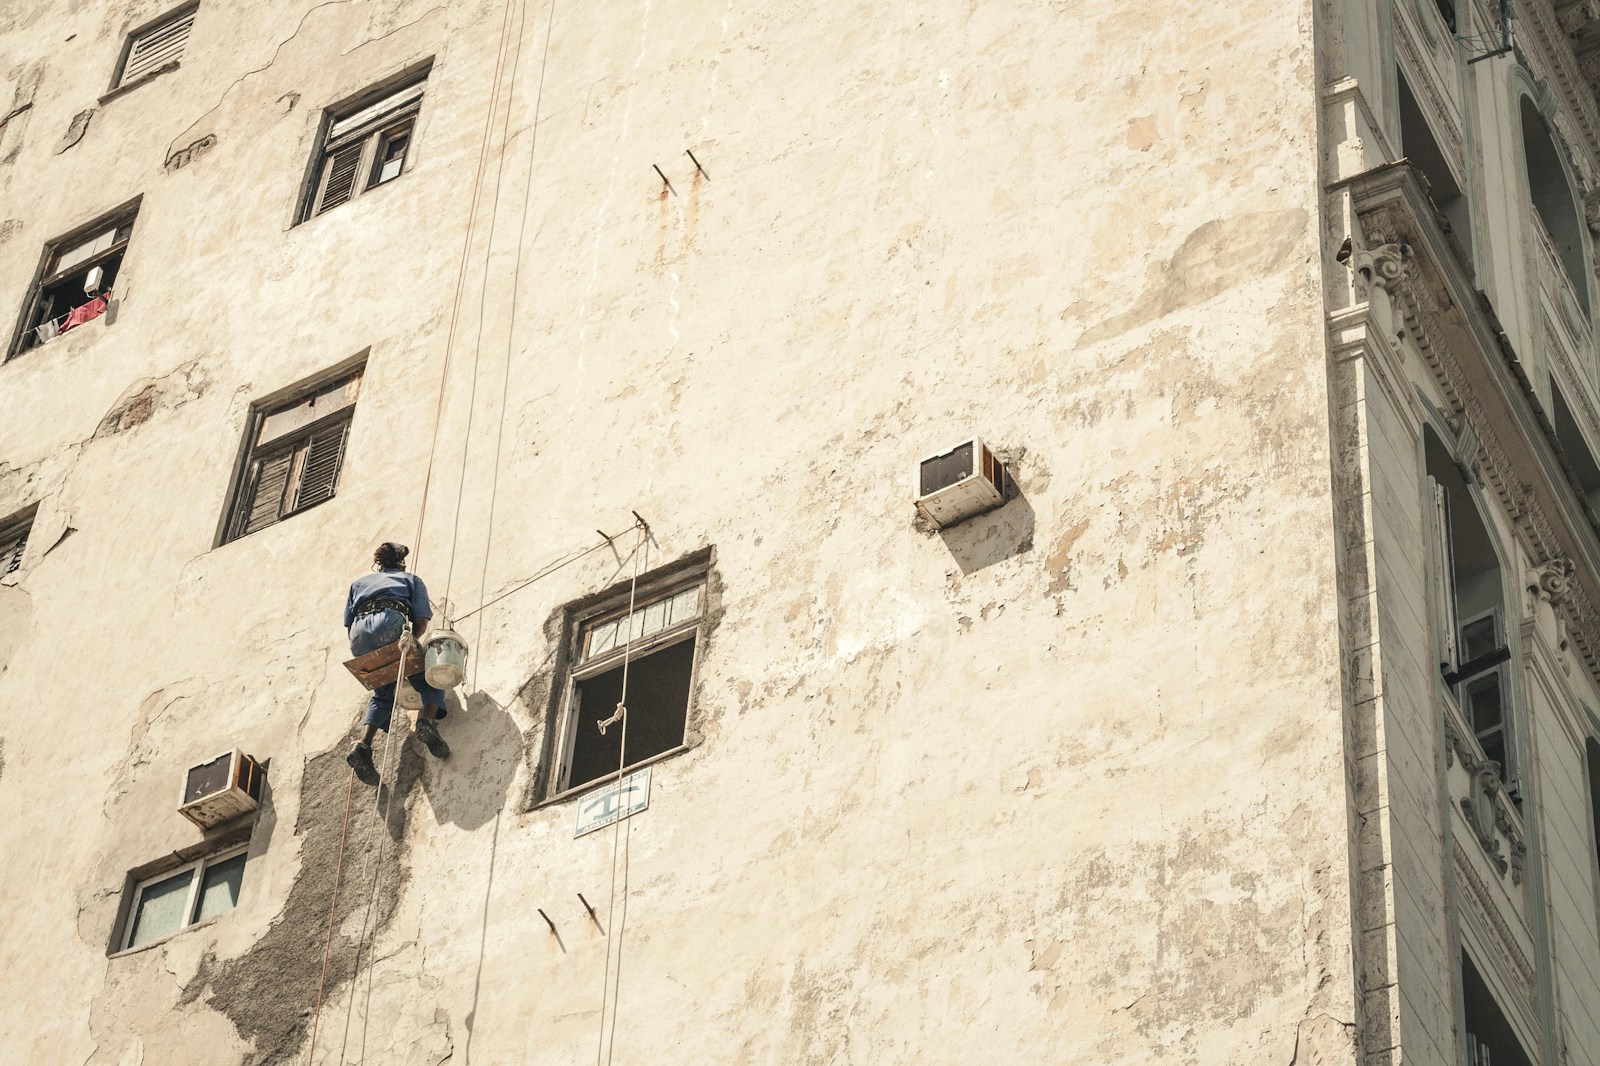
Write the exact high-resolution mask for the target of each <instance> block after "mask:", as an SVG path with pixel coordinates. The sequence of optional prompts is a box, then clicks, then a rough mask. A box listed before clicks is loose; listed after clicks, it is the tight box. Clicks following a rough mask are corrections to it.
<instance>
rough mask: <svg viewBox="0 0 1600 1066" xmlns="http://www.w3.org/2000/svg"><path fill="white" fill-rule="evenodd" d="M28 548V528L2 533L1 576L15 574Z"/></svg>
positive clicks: (0, 542)
mask: <svg viewBox="0 0 1600 1066" xmlns="http://www.w3.org/2000/svg"><path fill="white" fill-rule="evenodd" d="M27 547H28V527H26V526H25V527H23V528H21V529H16V530H8V531H6V532H4V533H0V576H4V575H6V574H10V573H15V572H16V569H17V567H19V566H21V565H22V553H23V552H24V551H26V550H27Z"/></svg>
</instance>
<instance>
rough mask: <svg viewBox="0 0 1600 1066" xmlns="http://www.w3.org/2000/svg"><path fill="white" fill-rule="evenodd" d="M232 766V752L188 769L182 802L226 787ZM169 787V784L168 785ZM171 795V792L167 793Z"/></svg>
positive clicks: (190, 801) (228, 783) (213, 793)
mask: <svg viewBox="0 0 1600 1066" xmlns="http://www.w3.org/2000/svg"><path fill="white" fill-rule="evenodd" d="M232 766H233V753H232V752H229V753H228V754H226V755H219V756H218V757H217V758H215V759H212V760H211V761H210V762H208V763H201V764H200V765H199V766H196V767H193V768H191V769H190V770H189V777H188V779H187V780H185V781H184V784H183V802H185V803H193V802H194V801H195V800H197V799H199V798H200V797H201V796H211V795H215V794H216V793H218V792H221V791H222V790H223V789H225V788H227V787H228V786H229V785H230V784H232V782H231V781H230V780H229V772H230V770H231V769H232ZM168 787H169V788H170V787H171V786H170V785H169V786H168ZM168 795H171V793H168Z"/></svg>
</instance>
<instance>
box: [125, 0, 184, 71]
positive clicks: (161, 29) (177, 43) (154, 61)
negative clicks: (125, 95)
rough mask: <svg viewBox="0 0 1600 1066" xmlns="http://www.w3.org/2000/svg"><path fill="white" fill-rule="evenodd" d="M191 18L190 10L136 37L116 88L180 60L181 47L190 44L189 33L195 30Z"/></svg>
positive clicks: (181, 55)
mask: <svg viewBox="0 0 1600 1066" xmlns="http://www.w3.org/2000/svg"><path fill="white" fill-rule="evenodd" d="M194 14H195V12H194V9H193V8H190V9H189V10H188V11H186V12H184V13H183V14H181V15H179V16H178V17H177V18H175V19H172V20H171V21H168V22H163V23H161V24H160V25H158V26H152V27H151V28H150V29H148V30H145V31H144V32H143V33H141V34H139V35H138V36H137V37H135V38H134V39H133V43H132V44H131V45H129V46H128V59H127V61H126V62H125V63H123V65H122V77H120V78H118V79H117V85H118V86H119V87H120V86H123V85H128V84H131V83H132V82H135V81H138V80H139V79H140V78H142V77H144V76H145V75H146V74H149V73H150V72H151V71H153V70H156V69H157V68H158V67H163V66H166V65H167V64H168V63H174V62H177V61H178V60H179V59H181V58H182V57H183V49H184V46H185V45H186V44H188V43H189V31H190V29H192V28H193V26H194Z"/></svg>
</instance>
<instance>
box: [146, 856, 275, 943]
mask: <svg viewBox="0 0 1600 1066" xmlns="http://www.w3.org/2000/svg"><path fill="white" fill-rule="evenodd" d="M245 858H246V850H245V848H244V847H243V846H241V847H238V848H233V849H231V850H229V851H224V852H219V853H218V854H216V855H208V856H206V857H205V858H203V859H197V860H195V861H194V862H190V863H186V864H185V865H183V866H180V867H178V868H177V869H175V870H167V871H165V872H163V873H160V874H157V875H156V876H154V877H150V878H146V879H145V880H143V881H140V882H139V883H137V884H136V885H134V886H133V900H132V902H131V903H130V905H129V907H128V919H127V924H126V925H125V926H124V927H123V932H122V945H121V946H122V949H123V950H126V949H128V948H137V947H143V946H144V945H145V944H153V943H155V942H156V941H157V940H164V939H166V938H167V937H169V936H171V935H172V934H173V933H176V932H178V931H179V930H181V929H186V928H188V927H189V926H191V925H197V924H198V923H200V922H204V921H208V920H210V919H212V918H215V917H217V916H218V915H219V914H225V913H227V912H228V911H231V910H233V908H234V907H235V906H236V905H238V902H239V889H240V886H242V885H243V883H244V868H245Z"/></svg>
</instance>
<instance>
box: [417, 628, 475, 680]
mask: <svg viewBox="0 0 1600 1066" xmlns="http://www.w3.org/2000/svg"><path fill="white" fill-rule="evenodd" d="M424 661H425V662H426V664H427V665H426V667H425V669H424V670H423V676H424V677H426V678H427V679H428V684H430V685H432V686H433V687H434V688H455V687H456V686H457V685H459V684H461V682H463V681H465V680H466V679H467V642H466V641H464V640H462V639H461V635H460V634H458V633H456V632H455V631H453V630H450V629H441V630H439V631H438V632H437V633H433V634H430V635H429V637H428V645H427V654H426V656H424Z"/></svg>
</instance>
